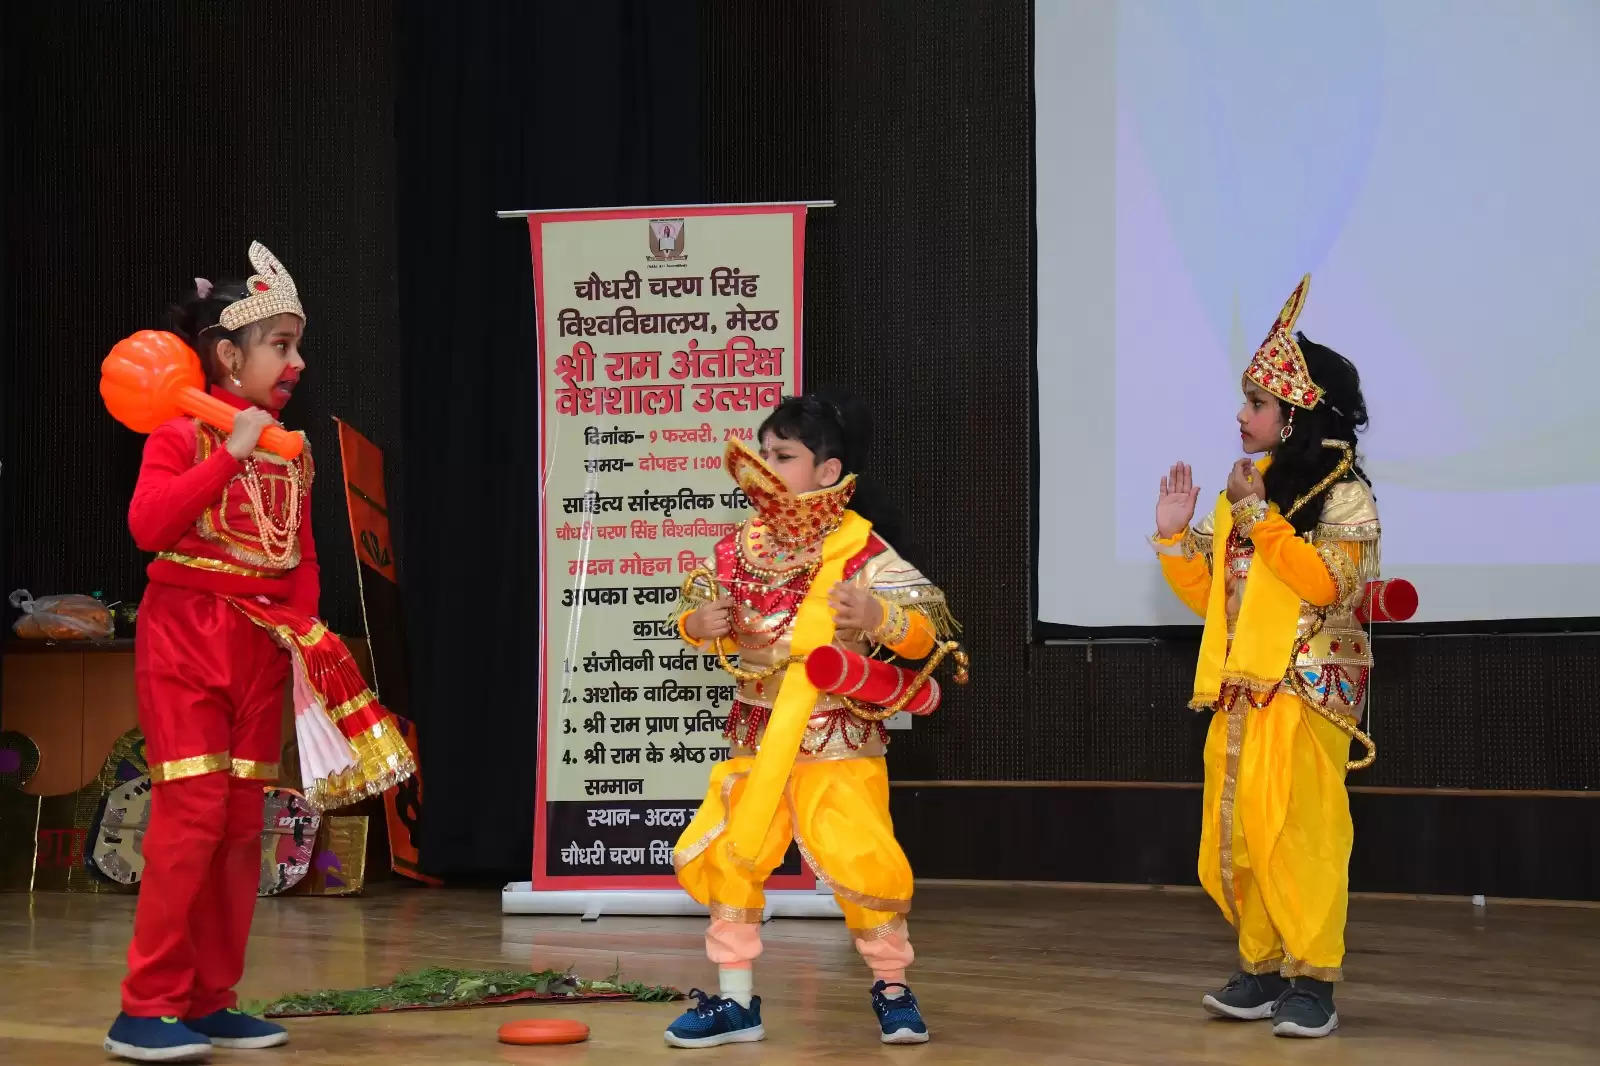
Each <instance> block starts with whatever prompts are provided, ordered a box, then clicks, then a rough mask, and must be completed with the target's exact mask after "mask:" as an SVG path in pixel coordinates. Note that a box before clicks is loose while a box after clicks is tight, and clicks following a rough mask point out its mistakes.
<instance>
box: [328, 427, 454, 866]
mask: <svg viewBox="0 0 1600 1066" xmlns="http://www.w3.org/2000/svg"><path fill="white" fill-rule="evenodd" d="M334 421H335V422H336V423H337V424H338V426H339V458H340V461H341V462H342V463H343V464H344V491H345V505H346V508H347V509H348V511H349V514H350V537H351V540H352V541H353V542H354V544H355V551H356V580H357V583H358V585H359V587H360V592H361V621H362V623H363V625H364V627H365V628H366V631H367V651H368V653H369V654H370V655H371V657H372V687H373V691H374V692H375V693H376V694H377V696H378V698H379V699H380V700H382V701H383V704H384V706H385V707H387V708H388V709H389V711H390V712H391V713H392V714H393V715H394V717H395V722H396V723H397V724H398V725H399V727H400V735H401V736H403V737H405V740H406V747H408V748H410V749H411V761H412V762H414V763H415V764H416V766H417V772H416V773H414V774H412V775H411V776H410V777H409V778H407V779H406V780H404V781H402V782H400V784H398V785H396V786H395V787H394V788H391V789H390V790H389V791H387V792H385V793H384V794H383V809H384V821H385V825H386V827H387V828H388V831H389V855H390V859H389V865H390V868H391V869H393V870H394V872H395V873H397V874H401V875H403V876H405V877H409V878H411V879H412V880H414V881H421V882H423V883H424V884H430V885H438V884H442V882H441V881H439V880H438V879H437V878H434V877H429V876H428V875H426V874H424V873H423V872H422V869H421V865H420V858H419V855H418V850H417V847H418V842H419V841H420V839H421V836H420V827H421V824H422V753H421V751H420V746H419V744H418V740H417V727H416V726H415V725H414V724H412V721H411V696H410V686H409V685H408V684H407V677H406V641H405V631H404V629H403V628H402V627H401V619H402V618H403V617H404V616H403V615H402V613H401V603H400V574H399V571H398V570H397V569H396V566H395V558H394V541H393V540H392V539H391V538H390V536H389V498H388V493H387V492H386V490H385V489H384V479H383V452H382V450H380V449H379V448H378V446H377V445H376V444H374V443H372V442H371V441H370V440H368V439H367V438H366V437H364V436H362V435H361V433H360V432H358V431H357V430H356V429H355V427H353V426H351V425H350V424H348V423H347V422H344V421H342V420H340V419H335V420H334ZM362 839H363V842H364V841H365V837H363V838H362ZM364 847H365V844H364V843H363V848H364ZM364 855H365V851H364V850H363V856H364ZM364 861H365V859H364V858H363V862H364Z"/></svg>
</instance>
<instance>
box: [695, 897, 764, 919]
mask: <svg viewBox="0 0 1600 1066" xmlns="http://www.w3.org/2000/svg"><path fill="white" fill-rule="evenodd" d="M706 909H707V910H708V911H710V912H711V920H712V921H714V922H737V923H738V924H740V925H760V924H761V919H762V917H763V908H761V907H731V906H729V905H728V904H726V903H717V902H715V901H713V902H711V903H709V904H707V905H706Z"/></svg>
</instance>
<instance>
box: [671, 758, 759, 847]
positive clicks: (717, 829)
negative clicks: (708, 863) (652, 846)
mask: <svg viewBox="0 0 1600 1066" xmlns="http://www.w3.org/2000/svg"><path fill="white" fill-rule="evenodd" d="M749 776H750V771H748V770H741V771H739V772H737V773H730V774H729V775H728V776H727V777H724V778H723V779H722V820H721V821H719V822H718V823H717V824H716V825H714V826H712V827H711V828H710V829H709V830H707V831H706V835H705V836H703V837H701V838H700V839H699V840H696V841H695V842H694V843H693V844H690V845H689V846H688V847H679V848H674V849H673V851H672V868H673V870H681V869H683V868H684V867H685V866H688V865H689V864H690V863H691V862H694V860H696V859H698V858H699V857H700V856H701V855H703V854H704V853H705V850H706V849H707V848H709V847H710V846H711V844H712V842H713V841H715V840H716V839H717V837H719V836H721V835H722V832H723V830H725V829H727V828H728V797H730V796H732V795H733V786H734V785H736V784H738V783H739V782H740V781H743V780H744V779H745V778H747V777H749Z"/></svg>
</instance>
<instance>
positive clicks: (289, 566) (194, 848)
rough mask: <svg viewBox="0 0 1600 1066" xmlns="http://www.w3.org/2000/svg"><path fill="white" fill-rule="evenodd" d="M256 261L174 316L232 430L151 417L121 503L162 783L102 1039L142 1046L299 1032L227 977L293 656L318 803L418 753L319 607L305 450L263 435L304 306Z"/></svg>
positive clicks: (287, 392)
mask: <svg viewBox="0 0 1600 1066" xmlns="http://www.w3.org/2000/svg"><path fill="white" fill-rule="evenodd" d="M250 261H251V264H252V265H253V266H254V267H255V269H256V271H257V274H256V275H255V276H253V277H251V278H250V279H249V281H248V282H245V283H242V284H221V285H215V286H214V285H212V284H211V283H210V282H208V281H206V280H204V279H196V281H195V292H194V293H193V295H192V296H190V298H189V299H188V300H187V301H186V302H185V303H184V304H183V306H181V307H180V308H177V309H176V310H175V312H174V316H173V317H174V322H173V326H174V329H175V331H176V332H177V333H179V334H180V335H181V336H182V337H183V339H184V340H185V341H187V342H188V343H189V344H190V345H191V346H192V347H193V348H194V349H195V350H196V352H198V353H199V355H200V357H201V361H202V364H203V365H204V366H205V368H206V372H207V376H208V377H209V379H210V380H211V382H212V386H211V392H212V393H213V395H215V396H218V397H220V398H221V399H223V400H226V401H227V402H228V403H230V404H231V405H233V406H234V407H236V408H238V412H239V413H238V414H237V415H236V416H235V417H234V420H233V431H232V432H231V433H229V434H226V435H224V434H223V433H221V432H219V431H217V430H215V429H213V428H211V427H210V426H207V425H204V424H202V423H200V422H198V421H197V420H195V419H190V418H180V419H174V420H173V421H170V422H167V423H165V424H164V425H162V426H160V427H159V428H157V429H156V431H155V432H154V433H152V434H151V435H150V438H149V440H148V441H147V442H146V445H145V450H144V462H143V465H142V466H141V468H140V471H139V483H138V486H137V487H136V488H135V490H134V495H133V502H132V504H131V505H130V507H129V509H128V525H129V528H130V529H131V531H132V533H133V537H134V540H135V542H137V544H138V545H139V547H140V548H141V549H143V550H145V551H149V552H154V553H156V558H155V560H154V561H153V562H152V563H151V564H150V568H149V578H150V584H149V588H148V590H147V591H146V593H145V597H144V600H143V602H142V604H141V605H140V612H139V634H138V641H137V645H136V651H135V662H136V666H135V672H136V677H137V682H138V691H139V726H140V728H141V729H142V730H143V732H144V736H145V743H146V752H147V755H148V758H149V764H150V777H151V780H152V782H154V783H155V786H156V787H155V789H154V792H153V793H152V798H151V813H150V826H149V829H148V831H147V832H146V834H145V838H144V853H145V869H144V877H143V881H142V884H141V886H140V892H139V905H138V910H137V913H136V916H135V918H134V929H133V942H132V945H131V946H130V947H129V950H128V975H127V977H126V979H125V980H124V981H123V983H122V1010H123V1012H122V1014H121V1015H119V1016H118V1018H117V1020H116V1022H115V1023H114V1024H113V1025H112V1027H111V1031H110V1033H109V1034H108V1035H107V1037H106V1041H105V1047H106V1050H107V1051H109V1052H112V1053H113V1054H116V1055H120V1056H122V1057H124V1058H128V1059H132V1060H135V1061H139V1062H179V1061H196V1060H201V1059H204V1058H206V1057H207V1056H208V1055H209V1054H210V1051H211V1049H212V1047H214V1046H215V1047H226V1048H265V1047H274V1046H276V1045H279V1044H283V1043H285V1042H287V1040H288V1034H287V1033H286V1032H285V1031H284V1029H283V1028H282V1027H281V1026H278V1025H274V1024H272V1023H270V1022H266V1021H263V1020H261V1019H257V1018H253V1017H250V1016H249V1015H246V1014H243V1013H241V1012H240V1011H238V1010H237V1009H236V1008H237V1003H238V997H237V996H236V995H235V993H234V991H233V987H234V985H235V983H237V982H238V980H239V978H240V977H241V976H242V974H243V973H244V954H245V943H246V941H247V940H248V939H249V935H250V920H251V917H252V915H253V913H254V911H255V902H256V894H257V882H258V879H259V870H260V856H261V816H262V806H263V786H264V785H269V784H271V783H272V782H274V781H276V780H277V778H278V753H279V751H280V750H281V743H282V742H281V738H280V734H281V720H282V707H283V695H284V690H285V685H286V684H287V683H288V681H289V679H290V677H291V673H292V674H293V676H294V690H295V708H296V712H297V722H296V730H297V733H298V734H299V736H300V739H301V749H302V767H303V770H304V771H305V772H304V774H303V776H304V778H305V784H306V791H307V796H308V798H309V799H311V800H312V801H313V802H314V803H316V804H317V805H319V806H321V807H323V808H328V807H336V806H341V805H343V804H346V803H349V802H352V801H354V800H357V799H360V798H363V797H364V796H366V795H372V794H376V793H378V792H381V791H383V790H384V789H385V788H387V787H390V786H391V785H393V784H394V783H395V782H397V781H399V780H403V779H404V778H405V777H406V776H409V774H410V773H411V772H412V771H413V769H414V767H413V766H412V764H411V761H410V758H409V756H408V755H407V754H406V748H405V744H404V741H402V740H400V738H399V737H398V735H397V731H396V729H395V726H394V722H393V719H392V718H391V717H390V716H389V715H388V714H387V712H385V711H384V710H383V708H382V707H381V706H380V705H379V704H378V703H377V702H376V700H375V699H374V698H373V696H372V693H371V692H370V691H369V690H368V689H367V687H366V685H365V682H364V681H362V679H361V677H360V675H359V673H358V672H357V671H356V669H355V667H354V664H353V663H352V662H351V661H350V657H349V653H348V651H347V650H346V649H345V648H344V646H343V644H341V643H340V642H339V641H338V638H337V637H334V636H333V635H332V634H331V633H329V632H328V630H327V628H326V627H325V626H323V625H322V624H321V623H320V622H318V621H317V620H316V618H315V614H316V610H317V599H318V595H319V591H320V582H319V578H318V568H317V554H316V547H315V544H314V543H313V541H312V537H311V507H310V504H311V500H310V492H311V481H312V472H313V469H312V463H311V454H310V451H309V449H308V450H306V451H303V452H302V453H301V456H300V458H298V459H296V460H294V461H293V462H289V461H285V460H283V459H280V458H278V457H277V456H274V455H271V454H268V453H266V452H264V451H260V450H258V442H259V439H260V436H261V433H262V431H263V430H264V429H266V428H267V427H268V426H271V425H274V424H276V422H277V415H278V413H279V412H280V411H282V409H283V407H284V405H285V404H287V403H288V401H289V399H290V397H291V396H292V395H293V393H294V389H295V386H296V385H297V384H298V383H299V381H300V376H301V374H302V372H303V371H304V370H305V360H304V359H303V358H302V357H301V355H300V339H301V336H302V334H303V333H304V331H305V312H304V310H303V309H302V308H301V306H300V300H299V294H298V292H297V291H296V289H295V285H294V281H293V279H292V278H290V276H289V274H288V272H287V271H286V270H284V268H283V265H282V264H281V263H279V262H278V261H277V259H275V258H274V257H273V256H272V253H271V252H269V251H267V250H266V248H264V247H262V246H261V245H260V244H254V245H252V246H251V248H250ZM308 749H309V750H308Z"/></svg>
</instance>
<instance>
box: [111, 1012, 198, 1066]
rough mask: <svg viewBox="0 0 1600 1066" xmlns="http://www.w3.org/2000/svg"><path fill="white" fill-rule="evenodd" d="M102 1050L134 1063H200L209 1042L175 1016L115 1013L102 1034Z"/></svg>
mask: <svg viewBox="0 0 1600 1066" xmlns="http://www.w3.org/2000/svg"><path fill="white" fill-rule="evenodd" d="M105 1049H106V1051H107V1052H109V1053H110V1054H112V1055H116V1056H117V1057H118V1058H124V1059H131V1060H132V1061H134V1062H204V1061H206V1060H207V1059H209V1058H210V1057H211V1041H209V1040H207V1039H206V1038H205V1037H204V1036H202V1035H201V1034H199V1033H197V1032H195V1031H194V1030H193V1029H190V1028H189V1027H188V1026H187V1025H184V1024H183V1023H182V1022H180V1021H179V1020H178V1019H176V1018H134V1017H130V1016H129V1015H127V1014H119V1015H117V1020H116V1021H114V1022H112V1023H111V1031H110V1032H109V1033H107V1034H106V1042H105Z"/></svg>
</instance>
